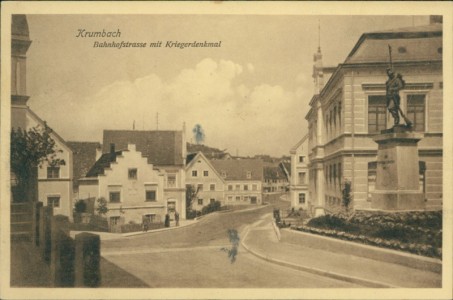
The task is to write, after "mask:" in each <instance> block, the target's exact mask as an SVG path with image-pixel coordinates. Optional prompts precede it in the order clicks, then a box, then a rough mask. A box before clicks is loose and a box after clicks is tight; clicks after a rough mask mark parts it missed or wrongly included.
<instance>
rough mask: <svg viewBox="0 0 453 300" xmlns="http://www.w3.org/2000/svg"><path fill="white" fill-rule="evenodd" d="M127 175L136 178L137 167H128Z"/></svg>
mask: <svg viewBox="0 0 453 300" xmlns="http://www.w3.org/2000/svg"><path fill="white" fill-rule="evenodd" d="M128 177H129V179H137V169H129V171H128Z"/></svg>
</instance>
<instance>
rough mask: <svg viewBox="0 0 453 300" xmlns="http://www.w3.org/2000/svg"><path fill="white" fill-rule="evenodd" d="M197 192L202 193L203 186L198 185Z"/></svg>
mask: <svg viewBox="0 0 453 300" xmlns="http://www.w3.org/2000/svg"><path fill="white" fill-rule="evenodd" d="M197 191H199V192H202V191H203V184H198V186H197Z"/></svg>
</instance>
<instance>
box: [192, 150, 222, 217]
mask: <svg viewBox="0 0 453 300" xmlns="http://www.w3.org/2000/svg"><path fill="white" fill-rule="evenodd" d="M186 185H191V186H192V187H193V188H194V189H198V193H197V197H196V199H194V200H193V203H192V209H193V210H197V211H201V210H202V208H203V207H204V206H206V205H208V204H210V203H211V202H214V201H220V202H221V203H222V205H225V199H224V196H225V194H224V191H225V181H224V180H223V178H222V177H221V176H220V174H219V173H218V172H217V171H216V170H215V169H214V167H213V166H212V165H211V163H210V162H209V160H208V159H207V158H206V156H205V155H204V154H203V153H202V152H198V153H197V154H196V155H195V156H194V157H193V158H192V160H191V161H190V162H189V163H188V164H187V166H186Z"/></svg>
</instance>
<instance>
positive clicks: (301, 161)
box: [299, 155, 305, 163]
mask: <svg viewBox="0 0 453 300" xmlns="http://www.w3.org/2000/svg"><path fill="white" fill-rule="evenodd" d="M304 159H305V156H302V155H301V156H299V162H300V163H303V162H304Z"/></svg>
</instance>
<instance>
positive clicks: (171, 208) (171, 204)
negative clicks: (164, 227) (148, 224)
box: [167, 200, 176, 221]
mask: <svg viewBox="0 0 453 300" xmlns="http://www.w3.org/2000/svg"><path fill="white" fill-rule="evenodd" d="M175 212H176V200H168V201H167V213H168V214H169V215H170V220H172V221H173V220H174V219H175Z"/></svg>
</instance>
